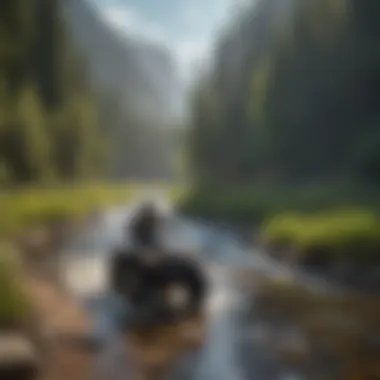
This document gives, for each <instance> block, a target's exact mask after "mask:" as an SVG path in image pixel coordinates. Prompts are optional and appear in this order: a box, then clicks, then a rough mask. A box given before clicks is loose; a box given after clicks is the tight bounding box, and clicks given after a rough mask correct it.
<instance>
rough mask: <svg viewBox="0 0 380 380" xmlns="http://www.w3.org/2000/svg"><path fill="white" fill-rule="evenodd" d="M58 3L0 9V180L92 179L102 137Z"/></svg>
mask: <svg viewBox="0 0 380 380" xmlns="http://www.w3.org/2000/svg"><path fill="white" fill-rule="evenodd" d="M61 15H62V13H61V4H60V2H59V1H58V0H28V1H25V0H4V1H2V2H1V9H0V17H1V21H0V25H1V27H0V28H1V29H0V96H1V100H0V117H1V119H0V166H1V169H0V173H1V177H0V180H1V181H2V182H3V183H4V182H12V183H27V182H36V181H52V180H57V179H58V180H69V179H75V178H88V177H94V176H96V175H97V174H98V173H99V171H100V170H101V167H102V161H103V155H102V152H103V151H104V149H105V144H104V138H103V137H102V136H101V133H100V129H99V126H98V116H99V115H98V112H97V106H96V99H95V96H94V93H93V91H92V89H91V88H90V86H89V81H88V80H87V78H86V68H85V63H84V60H83V57H81V55H80V54H79V53H78V52H77V51H75V49H74V48H73V44H72V43H71V41H70V38H69V37H68V31H67V30H66V27H65V24H64V22H63V21H62V17H61Z"/></svg>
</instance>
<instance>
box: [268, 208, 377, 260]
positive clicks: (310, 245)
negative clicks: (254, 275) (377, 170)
mask: <svg viewBox="0 0 380 380" xmlns="http://www.w3.org/2000/svg"><path fill="white" fill-rule="evenodd" d="M262 235H263V236H264V237H265V240H267V241H269V242H270V243H274V244H279V243H283V242H286V243H287V244H289V245H290V246H292V247H294V248H295V249H296V250H298V251H301V252H310V251H313V250H315V249H323V250H324V251H327V252H329V253H330V255H332V256H344V257H347V258H350V259H354V260H355V261H361V262H363V261H366V260H367V259H370V260H372V259H374V258H380V257H379V254H378V252H379V251H380V218H379V217H378V216H377V215H376V214H375V213H372V212H370V211H366V210H364V209H363V210H362V209H357V210H355V209H351V210H350V209H346V210H338V211H330V212H319V213H311V214H306V215H302V214H280V215H279V216H277V217H274V218H270V219H269V220H267V221H266V222H265V223H264V224H263V226H262Z"/></svg>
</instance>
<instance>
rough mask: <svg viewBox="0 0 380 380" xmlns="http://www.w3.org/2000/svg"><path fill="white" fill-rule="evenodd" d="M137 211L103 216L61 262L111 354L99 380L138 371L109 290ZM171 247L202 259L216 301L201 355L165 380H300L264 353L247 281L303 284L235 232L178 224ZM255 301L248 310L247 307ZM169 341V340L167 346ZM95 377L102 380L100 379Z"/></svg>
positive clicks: (179, 363) (100, 363) (189, 356)
mask: <svg viewBox="0 0 380 380" xmlns="http://www.w3.org/2000/svg"><path fill="white" fill-rule="evenodd" d="M129 215H130V208H129V207H128V206H126V207H119V208H117V209H113V210H109V211H107V212H106V213H104V214H102V215H99V216H98V217H97V218H95V219H94V220H92V221H91V222H89V223H88V224H87V225H86V226H85V229H84V231H81V233H80V234H78V235H77V236H75V237H73V238H72V239H71V240H70V241H69V242H67V244H66V245H65V247H64V250H63V251H64V252H63V254H62V255H61V257H62V258H63V260H62V262H61V271H60V274H61V277H62V281H63V283H64V285H65V286H66V288H67V289H68V291H69V292H71V293H72V294H73V295H74V296H75V297H78V298H79V299H80V300H81V301H82V302H83V303H84V304H85V305H86V307H87V309H88V310H89V311H90V313H91V315H92V316H93V319H94V321H95V325H94V334H95V335H96V336H97V338H98V339H100V340H101V341H102V342H103V344H104V347H105V348H104V349H103V350H102V352H101V354H100V355H99V359H98V360H97V363H96V368H94V373H96V375H99V373H101V372H103V373H107V371H109V372H110V373H109V374H108V375H107V374H106V375H105V377H106V378H111V377H112V378H113V379H118V378H120V379H129V378H131V377H129V376H128V373H130V372H131V368H132V367H133V366H134V365H135V363H133V360H132V361H131V359H130V358H129V357H128V355H127V354H126V353H125V352H124V351H123V343H120V333H119V331H118V329H117V325H116V323H115V317H116V316H117V314H118V304H117V303H116V301H115V300H114V298H113V297H112V296H111V294H110V292H109V290H108V288H107V276H106V273H107V272H106V269H107V262H108V259H109V253H110V252H111V250H112V248H113V247H115V246H116V245H118V244H120V243H122V240H123V238H124V236H123V227H124V223H125V221H126V218H128V217H129ZM167 241H168V244H170V245H171V246H173V247H174V246H175V247H178V248H181V249H182V250H187V251H188V252H190V253H192V254H195V255H197V256H198V260H199V262H200V265H202V266H203V267H204V268H205V270H206V271H207V273H208V277H209V278H210V283H211V291H210V296H209V299H208V302H207V308H206V312H205V317H204V319H205V320H204V321H203V323H205V325H206V326H207V327H206V329H205V338H204V341H203V342H202V344H201V345H200V347H199V348H198V349H196V350H194V349H193V350H188V351H186V350H184V352H183V354H182V356H181V357H180V358H179V359H177V360H175V361H173V363H171V365H170V366H169V367H168V368H167V370H166V371H165V375H164V377H163V379H165V380H169V379H170V380H182V379H183V380H185V379H189V380H213V379H215V380H248V379H258V380H288V379H299V377H297V376H295V374H293V373H291V372H290V371H289V369H288V368H287V367H286V366H285V365H284V364H283V363H282V362H281V360H280V359H279V358H278V357H277V356H276V354H275V353H274V352H273V351H271V350H270V349H263V346H262V345H260V344H259V343H258V341H259V340H260V339H259V340H258V339H250V337H251V336H252V335H254V334H259V335H260V334H265V332H264V331H263V330H260V329H256V330H255V329H254V326H252V323H251V322H250V321H249V320H247V318H246V317H245V316H246V313H247V308H249V310H250V313H252V311H253V312H254V310H255V307H254V302H255V301H254V300H255V297H254V293H255V288H254V286H253V287H252V286H250V287H247V286H245V285H244V284H245V282H244V279H247V278H249V277H250V276H255V275H256V274H257V273H266V274H267V275H270V276H302V274H299V273H294V271H292V270H291V269H290V268H287V267H285V266H284V265H280V264H278V263H276V262H274V261H271V260H270V259H268V258H266V257H265V256H264V255H262V254H261V252H260V251H259V250H256V251H255V250H254V249H252V248H250V247H248V246H247V245H246V243H244V241H243V239H241V238H239V235H238V234H235V233H233V232H232V231H231V230H229V229H224V228H222V227H215V226H214V225H212V224H208V223H205V222H200V221H194V220H190V219H186V218H178V219H177V220H176V223H174V224H173V226H172V228H170V229H169V230H168V235H167ZM305 281H307V282H308V283H309V285H310V286H323V284H321V283H320V281H319V280H317V279H312V278H310V277H308V278H307V279H305ZM248 299H249V302H248ZM164 339H165V338H164ZM94 376H95V375H94Z"/></svg>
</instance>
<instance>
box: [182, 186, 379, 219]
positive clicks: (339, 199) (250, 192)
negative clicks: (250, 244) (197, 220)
mask: <svg viewBox="0 0 380 380" xmlns="http://www.w3.org/2000/svg"><path fill="white" fill-rule="evenodd" d="M346 207H357V208H361V207H364V208H375V209H380V191H379V189H377V188H376V189H369V188H363V187H360V186H353V185H342V184H338V185H337V184H328V185H323V184H322V185H313V186H303V187H295V186H274V185H273V186H254V185H244V186H223V185H221V186H208V187H206V186H203V187H198V188H195V189H193V190H192V191H190V192H189V193H188V195H187V196H186V197H185V198H184V200H183V202H182V210H183V211H184V212H186V213H188V214H192V215H196V216H200V217H205V218H211V219H224V220H230V221H245V222H251V223H257V224H258V223H261V222H262V221H263V220H265V219H266V218H268V217H274V216H276V215H278V214H282V213H288V212H301V213H306V212H316V211H321V210H331V209H336V208H346Z"/></svg>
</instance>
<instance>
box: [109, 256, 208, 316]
mask: <svg viewBox="0 0 380 380" xmlns="http://www.w3.org/2000/svg"><path fill="white" fill-rule="evenodd" d="M110 280H111V287H112V289H113V290H114V291H115V292H116V294H118V295H119V296H120V297H121V298H122V299H123V300H125V301H126V303H128V304H129V305H130V306H132V308H133V310H134V312H135V313H134V314H135V316H136V317H137V318H138V320H139V322H142V323H144V322H149V321H150V322H176V321H179V320H181V319H184V318H186V317H188V316H190V315H192V314H195V313H197V312H199V311H200V310H201V309H202V305H203V301H204V299H205V295H206V288H207V284H206V279H205V276H204V274H203V272H202V271H201V269H200V268H199V266H198V265H197V263H196V262H195V261H194V260H192V259H191V258H189V257H184V256H180V255H177V254H163V253H161V252H160V253H158V252H156V251H154V252H152V251H143V250H126V249H120V250H118V251H116V252H115V255H114V257H113V260H112V264H111V271H110Z"/></svg>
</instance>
